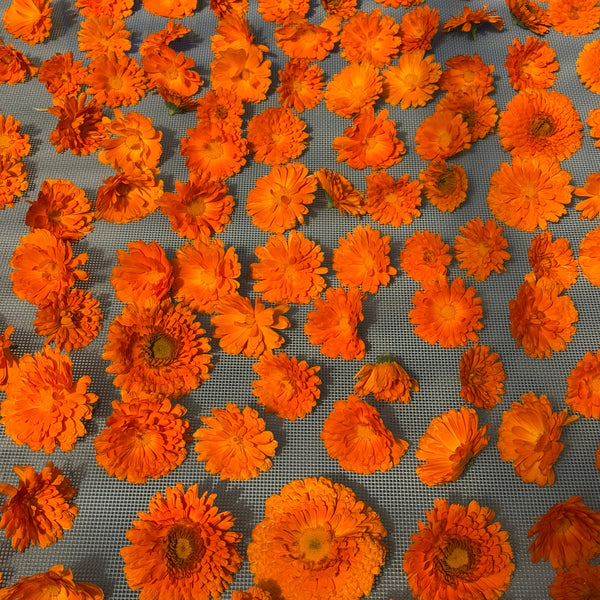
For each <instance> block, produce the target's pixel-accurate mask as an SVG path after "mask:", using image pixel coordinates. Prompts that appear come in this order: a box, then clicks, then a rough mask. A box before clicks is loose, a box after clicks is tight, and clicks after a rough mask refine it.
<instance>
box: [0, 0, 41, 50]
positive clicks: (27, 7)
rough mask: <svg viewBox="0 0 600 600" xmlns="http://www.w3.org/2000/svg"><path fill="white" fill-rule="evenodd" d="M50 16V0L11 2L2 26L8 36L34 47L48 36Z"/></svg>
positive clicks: (17, 0)
mask: <svg viewBox="0 0 600 600" xmlns="http://www.w3.org/2000/svg"><path fill="white" fill-rule="evenodd" d="M51 15H52V0H12V2H11V4H10V6H9V7H8V8H7V9H6V10H5V11H4V15H3V17H2V24H3V25H4V29H6V31H8V33H10V35H12V36H13V37H16V38H21V39H22V40H23V41H24V42H26V43H27V44H29V45H30V46H34V45H35V44H37V43H38V42H43V41H44V40H45V39H46V38H47V37H48V36H49V35H50V29H51V28H52V19H51Z"/></svg>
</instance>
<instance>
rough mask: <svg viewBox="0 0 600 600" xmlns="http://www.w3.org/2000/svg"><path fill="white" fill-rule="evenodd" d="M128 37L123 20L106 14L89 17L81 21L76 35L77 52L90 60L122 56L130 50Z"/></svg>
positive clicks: (128, 33)
mask: <svg viewBox="0 0 600 600" xmlns="http://www.w3.org/2000/svg"><path fill="white" fill-rule="evenodd" d="M113 6H115V5H114V4H113ZM130 35H131V33H130V32H129V31H127V29H126V28H125V21H123V18H119V17H113V16H111V15H109V14H107V13H103V14H99V15H96V16H93V15H90V16H88V17H87V18H86V19H85V21H82V23H81V25H80V29H79V32H78V33H77V39H78V40H79V51H80V52H85V57H86V58H90V59H92V60H93V59H94V58H98V57H100V56H105V55H106V54H109V53H115V54H123V53H125V52H127V51H128V50H130V49H131V42H130V41H129V37H130Z"/></svg>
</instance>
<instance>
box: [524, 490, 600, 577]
mask: <svg viewBox="0 0 600 600" xmlns="http://www.w3.org/2000/svg"><path fill="white" fill-rule="evenodd" d="M582 500H583V498H582V497H581V496H571V497H570V498H569V499H568V500H566V501H565V502H559V503H558V504H555V505H554V506H552V507H551V508H550V510H549V511H548V512H547V513H545V514H543V515H542V516H541V517H537V518H536V519H535V521H536V522H535V524H534V525H533V526H532V527H531V528H530V529H529V531H528V532H527V537H534V538H535V539H533V540H532V542H531V543H530V544H529V553H530V555H531V561H532V562H535V563H536V562H538V561H540V560H550V564H551V565H552V566H553V567H554V568H555V569H557V570H559V569H568V568H570V567H573V566H581V565H584V564H586V563H588V562H589V561H590V559H592V558H594V557H595V556H597V554H598V553H599V552H600V513H599V512H596V511H595V510H592V509H590V508H588V507H587V506H586V505H585V504H584V503H583V502H582ZM557 524H558V525H559V526H557Z"/></svg>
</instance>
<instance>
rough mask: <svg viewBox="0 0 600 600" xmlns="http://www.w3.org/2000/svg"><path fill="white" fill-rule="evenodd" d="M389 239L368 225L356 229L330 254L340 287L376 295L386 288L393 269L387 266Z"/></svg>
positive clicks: (393, 273)
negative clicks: (380, 289) (380, 288)
mask: <svg viewBox="0 0 600 600" xmlns="http://www.w3.org/2000/svg"><path fill="white" fill-rule="evenodd" d="M389 254H390V236H389V235H384V236H382V235H381V233H380V231H379V230H377V229H371V226H370V225H367V226H366V227H363V226H362V225H358V226H357V227H355V228H354V229H353V230H352V231H351V232H348V234H347V236H346V237H345V238H340V239H339V246H338V247H337V248H334V250H333V270H334V271H335V276H336V277H337V278H338V280H339V281H340V283H341V284H342V285H345V286H347V287H355V288H360V290H362V291H363V292H370V293H371V294H375V293H377V290H378V289H379V286H380V285H384V286H385V285H387V284H388V283H389V281H390V277H391V276H392V275H395V274H396V269H395V268H394V267H392V266H390V257H389Z"/></svg>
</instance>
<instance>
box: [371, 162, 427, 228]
mask: <svg viewBox="0 0 600 600" xmlns="http://www.w3.org/2000/svg"><path fill="white" fill-rule="evenodd" d="M365 181H366V182H367V189H366V190H365V204H364V205H365V210H366V211H367V213H369V215H371V219H373V221H377V222H378V223H381V224H382V225H387V224H391V225H392V226H393V227H400V225H410V224H411V223H412V220H413V217H419V216H421V212H420V211H419V209H418V207H419V206H420V205H421V193H420V191H421V184H420V183H419V182H418V181H410V175H408V174H405V175H401V176H400V177H399V178H398V179H397V180H396V179H394V178H393V177H392V176H391V175H389V174H388V173H386V172H385V171H374V172H373V173H371V174H370V175H367V176H366V177H365Z"/></svg>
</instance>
